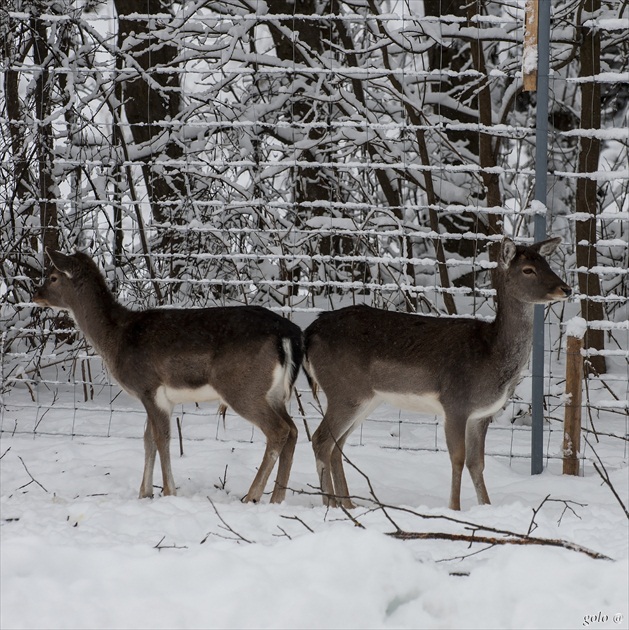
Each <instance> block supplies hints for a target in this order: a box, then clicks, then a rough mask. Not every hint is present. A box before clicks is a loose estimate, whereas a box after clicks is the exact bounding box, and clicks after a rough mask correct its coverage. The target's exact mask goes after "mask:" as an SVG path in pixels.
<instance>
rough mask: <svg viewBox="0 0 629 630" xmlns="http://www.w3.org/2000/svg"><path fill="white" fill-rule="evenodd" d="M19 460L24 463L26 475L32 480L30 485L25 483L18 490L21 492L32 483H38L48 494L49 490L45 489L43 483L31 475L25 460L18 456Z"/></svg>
mask: <svg viewBox="0 0 629 630" xmlns="http://www.w3.org/2000/svg"><path fill="white" fill-rule="evenodd" d="M18 459H19V460H20V461H21V462H22V466H24V470H25V471H26V474H27V475H28V476H29V477H30V478H31V480H30V481H29V482H28V483H25V484H24V485H23V486H20V487H19V488H18V490H21V489H22V488H26V486H30V485H31V484H32V483H36V484H37V485H38V486H39V487H40V488H41V489H42V490H43V491H44V492H46V493H48V490H46V488H44V486H42V485H41V483H39V481H37V479H35V477H33V475H31V473H30V471H29V470H28V468H27V467H26V464H25V463H24V460H23V459H22V458H21V457H20V456H19V455H18Z"/></svg>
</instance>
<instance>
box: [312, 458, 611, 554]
mask: <svg viewBox="0 0 629 630" xmlns="http://www.w3.org/2000/svg"><path fill="white" fill-rule="evenodd" d="M343 460H344V461H345V462H346V463H347V464H349V465H350V466H351V467H352V468H353V469H354V470H356V471H357V472H358V473H359V474H360V475H362V477H363V478H364V479H365V480H366V481H367V485H368V487H369V493H370V494H371V497H369V498H366V497H359V496H354V495H353V496H351V497H350V498H351V499H358V500H359V501H368V502H370V503H373V504H374V506H375V509H378V510H382V513H383V514H384V516H385V517H386V518H387V520H388V521H389V522H390V523H391V524H392V525H393V527H395V531H394V532H388V533H387V535H388V536H391V537H392V538H397V539H399V540H451V541H453V542H468V543H470V545H471V544H474V543H481V544H487V545H489V546H490V547H493V546H495V545H540V546H549V547H561V548H563V549H568V550H569V551H575V552H578V553H583V554H585V555H587V556H589V557H590V558H594V559H596V560H613V559H612V558H610V557H609V556H606V555H605V554H602V553H599V552H598V551H593V550H591V549H588V548H587V547H583V546H582V545H579V544H577V543H572V542H570V541H568V540H563V539H560V538H543V537H537V536H531V535H530V532H531V531H532V530H534V529H535V528H536V527H537V525H536V524H535V516H536V515H537V514H538V513H539V511H540V509H541V508H542V506H543V505H544V504H545V503H547V502H550V501H559V502H562V503H564V505H565V506H566V509H568V504H569V503H575V502H572V501H565V500H563V499H550V495H549V496H547V497H546V498H545V499H544V500H543V501H542V502H541V504H540V505H539V506H538V507H537V508H536V509H534V510H533V517H532V520H531V523H530V524H529V530H528V532H527V533H526V534H520V533H518V532H512V531H509V530H504V529H498V528H495V527H491V526H488V525H482V524H480V523H474V522H471V521H466V520H463V519H460V518H456V517H452V516H446V515H444V514H423V513H421V512H416V511H415V510H411V509H410V508H404V507H398V506H394V505H388V504H386V503H383V502H382V501H380V499H378V497H377V496H376V493H375V491H374V489H373V485H372V484H371V481H370V479H369V477H368V476H367V474H366V473H364V472H363V471H362V470H360V468H358V466H356V464H354V463H353V462H352V461H351V460H350V459H349V458H348V457H347V455H345V453H343ZM302 494H318V495H322V494H323V493H321V492H317V493H305V492H303V491H302ZM575 504H576V505H582V504H579V503H575ZM570 509H572V508H570ZM388 510H391V511H398V512H403V513H405V514H411V515H413V516H417V517H419V518H421V519H425V520H444V521H447V522H450V523H455V524H457V525H463V526H464V527H465V529H469V530H471V531H472V533H471V534H451V533H447V532H408V531H405V530H403V529H402V528H401V527H400V526H399V525H398V524H397V523H396V522H395V520H394V519H393V518H392V516H391V515H390V514H389V513H388ZM343 511H344V512H345V514H346V515H347V516H348V517H349V518H350V520H351V521H352V522H353V523H354V524H355V525H356V526H357V527H361V528H363V529H364V525H362V523H360V522H359V521H358V519H357V518H356V517H355V516H353V515H351V514H350V513H349V511H348V510H343ZM564 512H565V510H564ZM562 516H563V514H562ZM477 532H487V533H488V534H495V535H496V536H504V538H497V537H496V536H479V535H478V534H477Z"/></svg>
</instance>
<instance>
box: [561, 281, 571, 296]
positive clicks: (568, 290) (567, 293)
mask: <svg viewBox="0 0 629 630" xmlns="http://www.w3.org/2000/svg"><path fill="white" fill-rule="evenodd" d="M561 290H562V291H563V292H564V295H565V296H566V297H570V296H571V295H572V289H571V288H570V287H569V286H567V285H565V284H564V285H563V286H562V287H561Z"/></svg>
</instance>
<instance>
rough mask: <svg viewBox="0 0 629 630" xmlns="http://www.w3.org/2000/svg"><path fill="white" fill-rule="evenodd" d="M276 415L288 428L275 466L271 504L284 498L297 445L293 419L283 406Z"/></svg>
mask: <svg viewBox="0 0 629 630" xmlns="http://www.w3.org/2000/svg"><path fill="white" fill-rule="evenodd" d="M277 414H278V416H280V417H281V418H282V420H283V421H284V424H285V425H286V426H287V427H288V437H287V438H286V442H285V443H284V448H283V449H282V450H281V451H280V457H279V463H278V465H277V477H276V478H275V487H274V488H273V494H271V503H281V502H282V501H283V500H284V498H285V496H286V488H287V487H288V479H289V477H290V471H291V468H292V466H293V455H294V454H295V445H296V444H297V427H296V426H295V423H294V422H293V419H292V418H291V417H290V416H289V415H288V412H287V411H286V409H285V408H284V407H283V406H282V407H281V408H279V409H278V410H277Z"/></svg>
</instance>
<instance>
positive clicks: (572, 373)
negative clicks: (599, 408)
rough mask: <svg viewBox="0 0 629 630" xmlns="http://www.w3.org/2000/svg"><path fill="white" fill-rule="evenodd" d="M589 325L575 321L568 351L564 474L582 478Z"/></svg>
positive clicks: (568, 331) (571, 325)
mask: <svg viewBox="0 0 629 630" xmlns="http://www.w3.org/2000/svg"><path fill="white" fill-rule="evenodd" d="M585 329H586V322H585V320H584V319H583V318H581V317H574V318H573V319H571V320H570V321H569V322H568V329H567V338H568V347H567V350H566V396H565V398H566V402H565V412H564V429H563V431H564V432H563V474H564V475H578V474H579V451H580V450H581V399H582V396H581V393H582V388H583V355H582V353H581V351H582V350H583V336H584V334H585Z"/></svg>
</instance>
